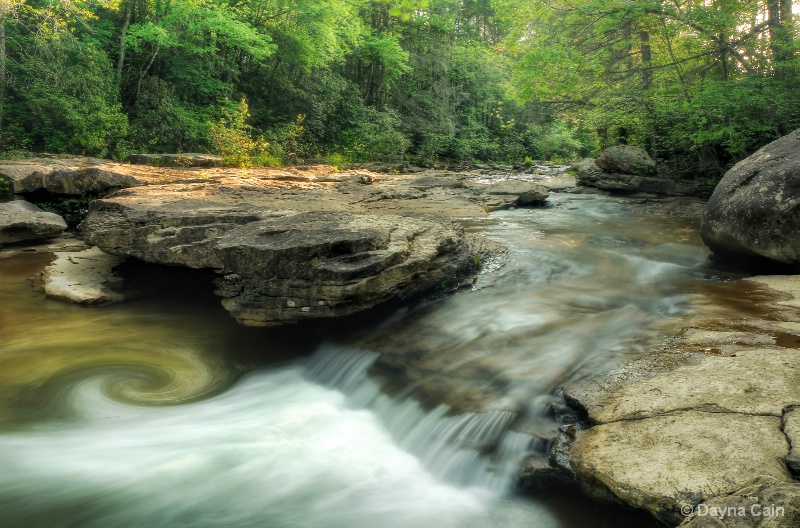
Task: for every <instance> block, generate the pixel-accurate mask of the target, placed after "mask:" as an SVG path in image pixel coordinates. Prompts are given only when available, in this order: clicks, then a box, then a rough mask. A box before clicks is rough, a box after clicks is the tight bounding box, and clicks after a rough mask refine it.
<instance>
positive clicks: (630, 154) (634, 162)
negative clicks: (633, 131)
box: [595, 145, 656, 176]
mask: <svg viewBox="0 0 800 528" xmlns="http://www.w3.org/2000/svg"><path fill="white" fill-rule="evenodd" d="M595 163H596V164H597V166H598V167H599V168H600V169H601V170H603V171H605V172H609V173H612V174H631V175H637V176H651V175H655V174H656V162H655V161H653V159H652V158H651V157H650V155H649V154H648V153H647V152H646V151H644V150H643V149H640V148H639V147H634V146H633V145H615V146H613V147H608V148H607V149H605V150H604V151H603V152H602V153H600V157H599V158H597V159H596V160H595Z"/></svg>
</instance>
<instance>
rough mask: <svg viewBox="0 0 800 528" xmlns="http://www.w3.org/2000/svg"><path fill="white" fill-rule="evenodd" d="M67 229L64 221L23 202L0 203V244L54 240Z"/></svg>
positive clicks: (55, 215)
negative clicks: (45, 239)
mask: <svg viewBox="0 0 800 528" xmlns="http://www.w3.org/2000/svg"><path fill="white" fill-rule="evenodd" d="M66 228H67V224H66V222H64V219H63V218H61V217H60V216H58V215H57V214H54V213H47V212H45V211H42V210H41V209H40V208H38V207H36V206H35V205H33V204H32V203H29V202H26V201H24V200H15V201H12V202H6V203H0V244H8V243H11V242H24V241H28V240H40V239H44V238H55V237H57V236H60V235H61V233H63V232H64V230H65V229H66Z"/></svg>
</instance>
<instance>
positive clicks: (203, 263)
mask: <svg viewBox="0 0 800 528" xmlns="http://www.w3.org/2000/svg"><path fill="white" fill-rule="evenodd" d="M230 184H231V187H228V186H227V185H226V186H215V185H213V184H208V185H203V184H199V185H196V186H192V185H187V186H163V187H137V188H134V189H129V190H126V191H124V192H121V193H118V195H116V196H114V197H109V198H107V199H101V200H96V201H95V202H93V203H92V206H91V209H90V213H89V216H88V217H87V219H86V220H85V222H84V223H83V226H82V227H83V232H84V237H85V239H86V241H87V242H88V243H90V244H92V245H97V246H99V247H100V248H101V249H102V250H103V251H105V252H107V253H111V254H114V255H120V256H131V257H136V258H138V259H140V260H143V261H146V262H152V263H158V264H168V265H178V266H186V267H190V268H210V269H214V270H216V271H217V273H218V274H219V279H218V281H217V286H218V287H217V294H218V295H220V296H221V297H222V298H223V306H225V308H226V309H228V310H229V311H230V313H231V315H233V316H234V317H235V318H236V319H237V320H238V321H239V322H241V323H242V324H246V325H251V326H270V325H276V324H284V323H291V322H296V321H302V320H309V319H324V318H332V317H341V316H346V315H350V314H354V313H357V312H360V311H364V310H367V309H369V308H373V307H375V306H378V305H380V304H383V303H385V302H387V301H391V300H397V299H409V298H411V297H415V296H419V295H423V294H426V293H430V292H443V291H447V290H450V289H453V288H455V287H457V286H458V285H460V284H462V282H464V281H465V280H468V278H469V277H470V276H471V275H473V274H474V273H475V272H477V266H476V262H477V261H479V258H478V259H476V255H479V254H481V253H482V252H485V251H487V249H486V248H488V247H490V244H489V243H488V241H480V240H479V239H477V238H476V237H474V236H471V235H467V234H465V233H464V231H463V229H462V228H461V227H460V226H459V225H458V224H457V223H456V222H454V221H452V220H448V219H444V218H441V217H435V216H430V215H427V214H425V212H427V211H428V210H432V209H435V208H437V207H438V209H439V211H438V212H439V213H440V214H442V213H443V212H446V209H445V210H443V207H444V204H446V203H448V202H447V201H446V200H443V201H437V202H435V203H430V200H428V199H426V198H424V197H422V196H421V195H418V194H414V193H410V194H409V193H401V192H398V190H397V189H391V188H389V189H383V190H378V189H371V187H372V186H362V185H357V184H353V185H357V186H358V187H359V188H362V189H367V191H361V193H362V194H356V195H355V196H352V197H351V196H350V194H351V192H352V193H356V191H355V190H354V189H353V188H352V187H349V186H346V185H345V187H344V188H343V189H344V190H342V191H341V192H336V190H332V189H320V188H316V190H315V189H314V188H312V189H308V191H307V192H306V193H297V192H292V191H291V190H290V189H286V188H282V190H281V191H280V192H266V191H265V190H264V189H254V188H252V187H248V186H247V185H246V184H245V183H243V182H241V181H239V182H236V186H235V187H234V186H233V185H234V182H230ZM225 189H227V191H226V190H225ZM342 193H344V196H343V195H342ZM380 193H388V194H384V196H383V197H379V196H378V195H379V194H380ZM369 197H378V199H376V200H374V201H370V200H367V198H369ZM351 199H352V200H354V204H353V206H350V207H348V201H347V200H351ZM418 202H419V203H418ZM426 202H427V203H426ZM406 203H410V204H412V205H411V206H410V207H412V208H414V212H409V211H408V210H404V209H403V206H404V204H406ZM476 208H477V206H476ZM359 209H361V210H362V211H363V212H362V213H357V212H350V211H354V210H356V211H357V210H359ZM348 210H349V211H348ZM478 210H480V209H478ZM368 211H369V212H371V213H372V214H366V213H367V212H368ZM418 211H422V214H421V213H420V212H418ZM456 212H461V210H460V209H456Z"/></svg>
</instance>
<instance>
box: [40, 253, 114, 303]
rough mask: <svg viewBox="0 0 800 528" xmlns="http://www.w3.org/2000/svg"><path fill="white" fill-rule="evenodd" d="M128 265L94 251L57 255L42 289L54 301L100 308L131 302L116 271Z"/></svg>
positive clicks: (48, 267) (43, 277) (47, 272)
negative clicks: (117, 268)
mask: <svg viewBox="0 0 800 528" xmlns="http://www.w3.org/2000/svg"><path fill="white" fill-rule="evenodd" d="M124 261H125V259H124V258H122V257H116V256H113V255H108V254H106V253H103V252H102V251H100V249H99V248H96V247H93V248H89V249H85V250H83V251H73V252H58V253H56V259H55V260H54V261H53V262H52V263H50V264H49V265H48V266H47V267H46V268H45V269H44V271H42V276H41V285H42V289H43V290H44V292H45V294H46V295H47V296H48V297H50V298H51V299H56V300H59V301H65V302H69V303H75V304H85V305H94V306H101V305H107V304H113V303H117V302H120V301H123V300H125V299H127V298H129V296H128V295H126V294H125V293H123V289H124V280H123V279H122V277H120V276H118V275H117V274H116V273H115V272H114V268H115V267H117V266H119V265H120V264H122V263H123V262H124Z"/></svg>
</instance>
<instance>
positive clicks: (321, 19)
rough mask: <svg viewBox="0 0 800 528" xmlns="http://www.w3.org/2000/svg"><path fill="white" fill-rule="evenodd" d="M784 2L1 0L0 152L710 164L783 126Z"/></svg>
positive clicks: (799, 118)
mask: <svg viewBox="0 0 800 528" xmlns="http://www.w3.org/2000/svg"><path fill="white" fill-rule="evenodd" d="M791 7H792V3H791V2H790V1H788V0H770V2H765V1H764V0H704V1H700V0H674V1H671V2H663V1H659V0H644V1H636V2H629V1H621V0H402V1H399V0H321V1H313V0H104V1H103V2H91V3H75V2H71V1H69V2H67V1H66V0H47V1H45V0H31V1H28V2H22V1H18V0H13V1H6V2H3V3H2V4H0V151H2V150H8V149H13V148H23V149H33V150H50V151H57V152H76V153H87V154H94V155H116V156H123V155H125V154H127V153H128V152H130V151H190V150H200V151H218V152H222V153H223V154H225V155H226V156H227V157H228V158H230V160H231V163H234V164H242V163H249V162H252V159H250V160H244V158H243V157H242V156H244V157H248V156H249V157H250V158H253V157H256V158H260V159H261V160H262V161H263V162H269V163H275V162H277V161H280V160H281V159H282V161H284V162H287V163H288V162H297V161H301V160H309V159H319V158H324V157H332V158H335V159H337V160H345V161H348V160H349V161H367V160H385V161H392V162H400V161H416V162H420V163H435V162H437V161H445V160H447V161H464V160H497V161H508V162H516V161H522V160H523V159H525V158H546V159H569V158H574V157H579V156H585V155H588V154H591V153H592V152H593V151H595V152H596V151H597V149H598V147H602V146H605V145H608V144H612V143H615V142H630V143H635V144H639V145H641V146H643V147H645V148H647V149H648V150H650V152H651V154H652V155H654V156H656V157H660V158H663V159H664V163H665V164H666V165H668V166H671V167H672V168H673V170H675V171H676V172H681V173H684V172H687V171H688V172H692V171H694V172H703V173H708V172H709V171H710V172H717V173H718V172H720V171H721V170H723V169H724V168H725V166H726V165H728V164H730V163H731V162H733V161H736V160H737V159H740V158H741V157H743V156H745V155H747V154H748V153H749V152H752V151H753V150H754V149H755V148H758V147H759V146H761V145H763V144H764V143H766V142H767V141H769V140H770V139H772V138H773V137H775V136H777V135H779V134H782V133H785V132H788V131H789V130H791V129H793V128H796V127H798V126H800V101H798V97H800V95H798V94H800V86H798V63H797V55H798V50H797V47H798V42H799V41H800V39H798V35H797V24H796V21H795V17H793V16H792V13H791V12H790V11H791ZM242 101H244V102H242ZM242 105H245V106H244V108H245V109H246V110H245V111H244V112H242V111H241V109H242V108H243V107H242ZM267 143H268V144H269V146H268V148H267V146H266V145H267ZM241 153H245V154H243V155H242V156H240V154H241ZM237 156H238V157H237ZM234 158H235V159H234Z"/></svg>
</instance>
